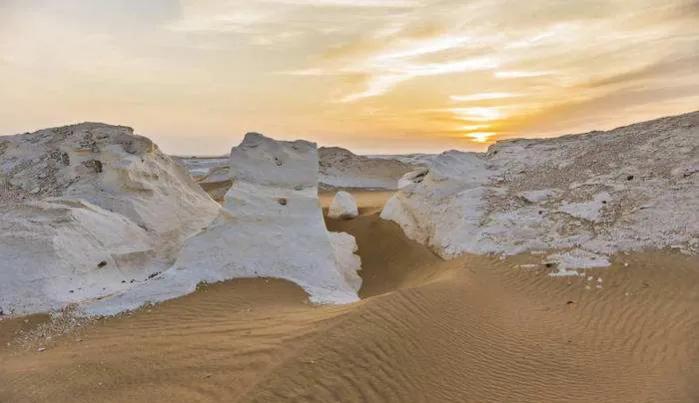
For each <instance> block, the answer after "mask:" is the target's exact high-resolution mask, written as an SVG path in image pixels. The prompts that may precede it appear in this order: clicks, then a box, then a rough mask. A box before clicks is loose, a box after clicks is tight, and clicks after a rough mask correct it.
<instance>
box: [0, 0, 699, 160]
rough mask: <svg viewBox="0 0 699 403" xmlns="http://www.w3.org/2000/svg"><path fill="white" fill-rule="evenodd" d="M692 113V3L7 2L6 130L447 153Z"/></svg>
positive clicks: (186, 149)
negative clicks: (65, 128) (74, 126)
mask: <svg viewBox="0 0 699 403" xmlns="http://www.w3.org/2000/svg"><path fill="white" fill-rule="evenodd" d="M697 109H699V1H697V0H692V1H688V0H676V1H673V0H669V1H658V0H654V1H647V0H619V1H614V0H607V1H597V0H579V1H562V0H532V1H504V0H474V1H467V0H236V1H224V0H181V1H177V0H147V1H146V0H60V1H59V0H43V1H42V0H0V134H14V133H18V132H25V131H33V130H37V129H40V128H45V127H52V126H58V125H63V124H68V123H75V122H80V121H102V122H106V123H113V124H123V125H128V126H132V127H134V128H135V129H136V131H137V132H138V133H140V134H143V135H147V136H149V137H151V138H152V139H153V140H154V141H156V142H157V143H158V144H159V145H160V146H161V148H162V149H164V150H165V151H166V152H169V153H175V154H187V155H189V154H225V153H227V152H228V150H229V149H230V147H231V146H233V145H235V144H237V143H238V142H239V141H240V140H241V138H242V135H243V134H244V133H245V132H247V131H258V132H262V133H265V134H268V135H271V136H273V137H276V138H281V139H293V138H305V139H309V140H313V141H316V142H318V143H320V144H322V145H340V146H344V147H348V148H350V149H352V150H353V151H356V152H362V153H389V152H390V153H398V152H437V151H442V150H446V149H452V148H456V149H469V150H482V149H484V148H485V147H486V146H487V145H488V144H489V143H491V142H493V141H494V140H496V139H501V138H510V137H542V136H552V135H556V134H566V133H573V132H580V131H587V130H592V129H609V128H613V127H616V126H619V125H623V124H627V123H631V122H635V121H640V120H646V119H651V118H655V117H659V116H664V115H671V114H678V113H683V112H689V111H692V110H697Z"/></svg>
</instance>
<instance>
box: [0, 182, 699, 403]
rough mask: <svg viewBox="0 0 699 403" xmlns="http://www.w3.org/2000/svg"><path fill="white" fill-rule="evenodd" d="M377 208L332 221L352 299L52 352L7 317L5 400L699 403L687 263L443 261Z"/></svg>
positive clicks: (272, 293)
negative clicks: (349, 249) (357, 264)
mask: <svg viewBox="0 0 699 403" xmlns="http://www.w3.org/2000/svg"><path fill="white" fill-rule="evenodd" d="M385 196H386V195H385V194H380V193H379V194H370V193H367V194H361V195H358V197H357V200H358V202H359V204H360V205H361V206H362V210H361V213H362V216H360V217H359V218H357V219H355V220H348V221H329V222H328V225H329V229H330V230H343V231H348V232H350V233H351V234H353V235H354V236H355V237H357V241H358V243H359V248H360V254H361V256H362V263H363V264H362V266H363V271H362V272H361V274H362V277H363V279H364V287H363V288H362V290H361V291H360V294H361V296H362V297H363V298H364V299H363V300H362V301H361V302H358V303H355V304H351V305H346V306H341V307H338V306H312V305H309V304H308V302H307V298H306V296H305V294H304V293H303V291H301V290H300V289H299V288H298V287H296V286H294V285H293V284H291V283H288V282H284V281H280V280H264V279H252V280H236V281H231V282H225V283H221V284H217V285H212V286H208V287H206V288H204V289H202V290H200V291H199V292H197V293H195V294H192V295H188V296H185V297H182V298H179V299H176V300H172V301H168V302H166V303H163V304H160V305H158V306H155V307H151V308H148V309H143V310H140V311H138V312H135V313H133V314H131V315H123V316H121V317H116V318H111V319H105V320H99V321H96V322H95V323H92V324H89V325H86V326H84V327H82V328H80V330H78V331H76V332H74V333H72V334H70V335H67V336H62V337H58V338H54V339H52V340H50V341H47V340H46V339H45V338H40V339H39V340H38V341H37V342H35V343H20V341H21V340H26V339H30V337H27V336H26V335H27V332H28V333H29V334H31V332H32V328H35V327H36V323H42V322H44V321H46V318H45V317H42V316H36V317H32V318H30V319H29V323H24V321H23V319H17V320H13V321H3V322H0V341H2V342H3V345H2V346H0V363H2V365H0V401H2V402H5V401H8V402H13V401H71V402H72V401H85V402H87V401H126V400H130V401H149V402H158V401H167V402H171V401H244V402H249V401H255V402H278V401H302V402H306V401H317V402H335V401H343V402H346V401H357V402H360V401H365V402H377V401H394V402H440V401H457V402H464V401H478V402H485V401H532V402H543V401H584V402H589V401H613V402H617V401H628V402H639V401H697V400H698V399H699V386H698V385H697V382H696V380H697V379H699V365H698V364H697V363H699V341H697V340H696V335H697V334H699V289H697V287H696V284H697V282H699V270H697V268H698V267H699V261H698V260H697V258H696V257H687V256H682V255H678V254H671V253H667V252H654V253H651V252H648V253H643V254H635V255H620V256H617V257H616V258H615V260H614V262H613V265H612V267H610V268H608V269H600V270H594V271H592V270H590V271H588V272H587V273H588V274H589V275H591V276H593V277H592V279H590V280H588V278H587V277H576V278H552V277H550V276H548V275H547V272H548V270H543V269H539V270H536V269H526V268H522V267H521V266H519V267H516V265H522V264H526V263H527V262H528V261H529V260H532V259H533V257H532V256H515V257H512V258H508V259H507V260H499V259H497V258H489V257H465V258H462V259H459V260H454V261H450V262H444V261H442V260H440V259H439V258H438V257H436V256H435V255H434V254H433V253H432V252H430V251H429V250H428V249H427V248H425V247H423V246H421V245H419V244H417V243H415V242H413V241H410V240H408V239H407V238H405V237H404V236H403V234H402V232H401V230H400V228H399V227H398V226H397V225H396V224H394V223H390V222H385V221H382V220H380V219H378V216H377V214H376V207H375V206H373V205H375V204H380V201H381V200H384V199H385ZM322 199H323V200H325V198H322ZM624 263H628V266H626V265H624ZM525 267H527V266H525ZM598 278H602V282H601V283H600V282H598V280H597V279H598ZM598 285H599V286H601V287H602V288H597V286H598ZM588 288H589V289H588ZM20 330H22V331H23V332H24V333H22V335H21V336H19V337H18V335H17V334H16V333H17V332H19V331H20ZM7 342H10V343H11V344H10V346H7V345H6V343H7ZM38 347H46V350H45V351H43V352H37V348H38Z"/></svg>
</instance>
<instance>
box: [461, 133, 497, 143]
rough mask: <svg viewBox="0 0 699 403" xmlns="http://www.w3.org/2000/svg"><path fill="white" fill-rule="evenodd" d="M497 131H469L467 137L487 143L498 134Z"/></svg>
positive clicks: (477, 141)
mask: <svg viewBox="0 0 699 403" xmlns="http://www.w3.org/2000/svg"><path fill="white" fill-rule="evenodd" d="M496 134H497V133H495V132H472V133H467V134H466V137H468V138H470V139H472V140H473V141H474V142H476V143H487V142H488V141H490V138H491V137H493V136H494V135H496Z"/></svg>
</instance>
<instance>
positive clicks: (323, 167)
mask: <svg viewBox="0 0 699 403" xmlns="http://www.w3.org/2000/svg"><path fill="white" fill-rule="evenodd" d="M318 152H319V155H320V178H319V182H320V184H321V185H322V186H324V187H332V188H364V189H366V188H369V189H389V190H394V189H397V188H398V179H400V178H401V176H403V175H404V174H405V173H407V172H410V171H412V170H413V169H415V168H414V167H413V166H412V165H409V164H406V163H403V162H401V161H398V160H397V159H390V158H372V157H367V156H363V155H356V154H354V153H352V152H351V151H349V150H346V149H344V148H340V147H321V148H320V149H319V150H318Z"/></svg>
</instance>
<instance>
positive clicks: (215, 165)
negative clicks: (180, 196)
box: [174, 157, 233, 202]
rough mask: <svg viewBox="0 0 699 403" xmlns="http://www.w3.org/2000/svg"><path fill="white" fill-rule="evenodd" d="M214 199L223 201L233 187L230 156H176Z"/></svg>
mask: <svg viewBox="0 0 699 403" xmlns="http://www.w3.org/2000/svg"><path fill="white" fill-rule="evenodd" d="M174 158H175V159H176V160H177V161H178V162H179V163H180V164H182V165H184V167H185V168H187V170H188V171H189V173H190V175H192V177H193V178H194V180H195V181H196V182H197V183H198V184H199V186H201V187H202V189H204V191H206V193H208V194H209V196H211V198H212V199H214V200H216V201H218V202H222V201H223V198H224V196H225V195H226V192H228V189H230V188H231V184H232V183H233V182H232V180H231V170H230V166H229V165H230V164H229V162H228V161H229V159H230V158H229V157H225V158H222V157H174Z"/></svg>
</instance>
